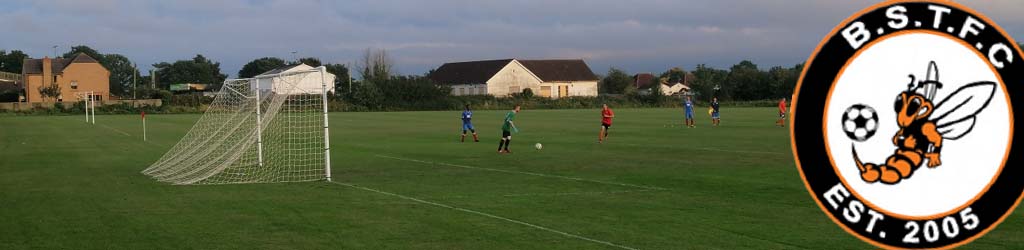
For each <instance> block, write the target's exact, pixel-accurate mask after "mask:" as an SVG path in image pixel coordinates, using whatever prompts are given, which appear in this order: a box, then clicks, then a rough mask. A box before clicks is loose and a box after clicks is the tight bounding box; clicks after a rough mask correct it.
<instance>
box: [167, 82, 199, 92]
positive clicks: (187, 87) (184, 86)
mask: <svg viewBox="0 0 1024 250" xmlns="http://www.w3.org/2000/svg"><path fill="white" fill-rule="evenodd" d="M206 88H207V86H206V84H201V83H177V84H171V86H170V89H171V92H203V91H206V90H207V89H206Z"/></svg>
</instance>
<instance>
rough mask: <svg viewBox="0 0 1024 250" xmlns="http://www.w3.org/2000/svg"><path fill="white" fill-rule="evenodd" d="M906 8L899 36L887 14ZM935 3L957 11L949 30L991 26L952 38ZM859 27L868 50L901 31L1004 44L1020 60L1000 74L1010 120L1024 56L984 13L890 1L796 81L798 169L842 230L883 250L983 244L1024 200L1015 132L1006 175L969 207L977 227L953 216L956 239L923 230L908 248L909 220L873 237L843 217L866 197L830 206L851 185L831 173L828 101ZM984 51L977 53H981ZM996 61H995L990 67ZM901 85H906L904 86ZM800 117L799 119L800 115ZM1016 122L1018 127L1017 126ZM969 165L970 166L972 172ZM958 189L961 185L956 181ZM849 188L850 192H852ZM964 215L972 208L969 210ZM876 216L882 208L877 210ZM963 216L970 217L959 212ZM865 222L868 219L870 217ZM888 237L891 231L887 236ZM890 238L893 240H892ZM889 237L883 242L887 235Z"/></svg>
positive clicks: (1018, 103) (821, 50)
mask: <svg viewBox="0 0 1024 250" xmlns="http://www.w3.org/2000/svg"><path fill="white" fill-rule="evenodd" d="M896 5H900V6H904V7H906V8H907V10H908V11H907V12H906V15H907V16H908V17H909V20H910V24H909V25H907V26H906V27H905V28H902V29H900V30H893V29H891V28H889V26H888V25H887V24H886V23H887V22H889V21H891V19H889V18H888V17H887V16H886V10H887V9H888V8H889V7H892V6H896ZM930 5H936V6H942V7H946V8H949V9H950V10H951V11H950V13H948V14H946V15H945V16H943V19H942V23H943V24H955V25H948V26H953V27H955V28H956V31H957V32H958V31H959V29H960V27H961V25H962V24H963V23H964V22H965V21H966V20H967V18H968V17H973V18H974V19H976V20H977V21H979V22H981V23H982V24H984V25H985V28H984V29H982V30H981V31H980V32H979V33H978V34H977V35H973V36H967V37H966V38H964V39H961V38H959V36H958V33H957V32H949V31H947V30H945V28H946V27H947V25H943V26H941V27H939V29H934V28H933V22H932V21H933V19H934V15H935V12H934V11H931V10H929V9H928V6H930ZM915 20H917V21H920V22H922V23H924V25H920V26H919V27H918V26H916V25H914V21H915ZM856 22H862V23H863V24H864V25H865V27H867V30H868V31H870V33H871V38H870V40H868V41H866V42H865V43H864V44H868V43H870V42H871V41H874V40H876V39H879V38H882V37H885V36H888V35H891V34H893V33H895V32H897V31H913V30H927V31H932V32H935V31H938V32H943V33H951V35H952V36H951V37H954V38H957V39H961V40H963V41H966V42H967V44H972V45H973V44H976V43H981V44H984V45H986V46H991V45H993V44H997V43H1003V44H1005V45H1007V46H1009V47H1010V50H1011V52H1010V54H1012V56H1013V61H1012V62H1010V63H1006V64H1005V66H1004V67H1003V68H1002V69H997V72H995V73H997V74H998V75H1000V76H1001V77H1002V80H1003V82H1002V83H1001V84H1002V85H1003V86H1004V87H1005V90H1006V92H1007V95H1008V98H1009V100H1008V101H1009V102H1010V109H1011V114H1013V110H1022V111H1024V100H1019V99H1020V98H1019V97H1018V96H1019V95H1021V94H1022V93H1024V58H1022V57H1021V55H1022V54H1024V53H1022V52H1021V50H1020V48H1018V46H1017V43H1016V42H1014V41H1013V40H1012V39H1011V38H1010V37H1008V36H1007V35H1006V33H1005V31H1003V29H1002V28H1000V27H999V26H996V24H995V23H994V22H992V21H991V20H989V19H988V18H986V17H985V16H983V15H981V14H979V13H978V12H976V11H974V10H972V9H969V8H967V7H964V6H962V5H959V4H957V3H952V2H946V1H927V0H925V1H921V0H919V1H888V2H883V3H880V4H876V5H874V6H872V7H869V8H867V9H864V10H862V11H860V12H858V13H857V14H855V15H854V16H852V17H850V18H848V19H846V20H845V21H843V23H841V24H840V25H839V26H837V27H836V28H835V29H833V30H832V32H831V33H830V34H829V36H828V37H825V38H824V40H822V42H821V43H820V44H819V45H818V49H817V50H816V51H815V54H812V55H811V57H810V59H808V61H807V66H806V67H805V69H804V72H803V74H801V77H800V81H799V82H798V83H797V87H796V94H795V95H794V100H793V107H792V108H791V112H793V114H792V116H791V117H792V119H791V121H790V136H791V142H792V146H793V154H794V158H795V159H796V163H797V166H798V169H799V170H800V174H801V177H802V178H803V181H804V183H805V185H806V186H807V189H808V192H810V194H811V195H812V196H813V198H814V199H815V201H816V202H817V203H818V206H819V207H820V208H821V209H822V211H824V212H825V213H826V214H827V215H828V216H829V217H830V218H831V219H832V220H833V221H834V222H835V223H836V224H839V225H840V226H841V227H842V228H843V229H844V230H845V231H847V232H848V233H850V234H852V235H854V236H857V237H858V238H860V239H861V240H863V241H865V242H868V243H871V244H873V245H875V246H879V247H883V248H911V249H920V248H953V247H957V246H960V245H963V244H966V243H969V242H971V241H973V240H974V239H977V238H978V237H981V236H983V235H985V234H986V233H987V232H988V231H990V230H992V229H994V228H995V227H996V225H998V224H999V223H1000V222H1002V221H1003V219H1005V218H1006V217H1007V216H1009V215H1010V214H1011V213H1012V212H1013V210H1014V208H1015V207H1016V206H1017V204H1018V203H1019V202H1020V200H1021V198H1022V196H1021V195H1022V193H1024V168H1022V167H1024V166H1022V164H1021V161H1022V160H1024V157H1021V156H1022V155H1024V152H1021V150H1022V148H1024V145H1022V143H1024V139H1022V138H1021V134H1022V133H1019V132H1018V131H1017V129H1016V128H1015V127H1013V126H1011V132H1012V133H1013V138H1012V140H1011V142H1010V143H1011V144H1010V145H1009V147H1010V149H1009V150H1008V152H1009V156H1008V157H1007V159H1006V161H1005V162H1004V166H1003V168H1002V171H1001V172H1000V173H998V175H999V177H998V178H997V179H996V180H995V182H994V183H992V185H991V186H990V188H989V189H988V191H987V192H986V193H984V194H982V195H981V196H980V197H978V199H976V200H974V202H973V203H971V204H968V206H967V209H970V213H971V214H973V215H976V216H977V219H978V222H979V223H978V225H977V227H976V228H974V229H973V230H967V229H965V228H963V227H962V225H963V224H964V222H965V221H964V220H963V218H962V217H961V216H960V215H958V213H953V214H951V215H948V216H947V217H954V218H955V220H956V221H957V223H959V225H961V227H960V228H959V234H957V235H956V236H955V237H951V238H949V237H945V236H941V237H939V239H938V240H936V241H933V242H928V241H926V240H925V239H924V237H922V236H921V235H920V234H921V232H918V234H919V235H918V238H920V242H919V243H906V242H903V238H904V235H905V234H906V233H907V231H908V229H907V226H908V225H907V223H908V221H907V220H902V219H899V218H895V217H892V216H889V215H885V217H884V219H882V220H877V221H875V222H874V223H875V224H874V225H873V230H872V232H870V233H869V232H867V230H866V228H867V223H868V222H867V221H868V220H866V219H864V218H862V219H861V220H860V221H859V222H858V223H850V222H848V221H847V220H844V219H843V208H844V207H846V205H847V204H845V203H848V202H850V201H852V200H854V199H856V200H860V199H861V198H860V197H855V196H854V195H853V194H851V195H850V198H852V199H850V198H848V199H846V200H845V202H844V204H841V205H840V206H839V209H833V208H832V206H831V205H830V204H828V201H827V200H825V198H824V194H825V192H827V191H829V189H831V188H833V187H835V186H836V185H837V184H838V185H844V186H845V184H843V183H842V182H841V181H840V178H839V176H838V174H837V173H836V172H835V169H834V168H833V167H832V163H831V161H830V159H829V157H830V156H829V154H828V152H826V147H825V145H826V142H825V137H824V131H823V130H822V129H823V124H822V123H823V121H822V119H821V118H822V117H821V116H822V115H824V113H825V112H824V109H825V103H826V100H827V98H828V95H829V90H830V89H831V87H832V85H834V84H835V82H834V81H835V80H836V76H837V75H838V74H839V73H840V71H841V70H842V68H843V67H844V66H845V65H846V64H847V61H848V60H850V59H852V57H853V56H854V55H855V53H856V52H857V50H855V49H853V48H852V46H851V45H850V43H849V42H847V41H846V38H844V36H843V35H842V34H841V31H842V30H843V29H844V28H846V27H848V26H849V25H851V24H854V23H856ZM879 27H884V28H885V32H884V33H883V34H882V35H878V34H877V33H876V29H877V28H879ZM864 48H865V46H861V47H860V48H859V49H864ZM975 49H977V48H975ZM987 49H988V48H987V47H986V48H984V50H980V51H981V52H982V54H985V55H987V54H988V50H987ZM989 63H991V62H989ZM894 84H905V83H904V82H900V83H894ZM797 111H799V113H798V112H797ZM1019 117H1021V116H1020V115H1013V116H1012V117H1011V119H1013V121H1012V124H1021V123H1020V122H1021V118H1019ZM1012 124H1011V125H1012ZM965 167H967V166H965ZM951 185H955V183H951ZM845 188H846V189H849V187H845ZM864 207H865V211H866V210H867V209H872V208H871V207H870V206H868V205H867V204H865V205H864ZM967 209H965V210H967ZM876 211H877V210H876ZM959 212H963V211H959ZM864 216H867V214H866V213H865V214H864ZM942 219H943V218H936V219H931V220H932V221H936V222H937V223H939V229H938V230H939V232H938V233H939V234H942V230H943V229H942V227H943V226H942ZM927 221H929V220H920V221H918V225H919V226H921V228H920V229H921V230H923V229H924V228H923V226H924V225H923V223H925V222H927ZM881 232H885V233H884V234H883V233H881ZM885 234H887V235H885ZM883 235H884V236H883Z"/></svg>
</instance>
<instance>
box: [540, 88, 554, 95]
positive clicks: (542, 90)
mask: <svg viewBox="0 0 1024 250" xmlns="http://www.w3.org/2000/svg"><path fill="white" fill-rule="evenodd" d="M540 96H541V97H548V98H550V97H551V86H540Z"/></svg>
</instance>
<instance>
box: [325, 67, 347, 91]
mask: <svg viewBox="0 0 1024 250" xmlns="http://www.w3.org/2000/svg"><path fill="white" fill-rule="evenodd" d="M324 67H325V68H327V73H331V74H334V91H335V92H336V93H334V94H338V93H350V92H352V91H351V90H350V89H349V83H351V82H352V78H351V76H350V75H349V73H348V66H345V65H344V64H333V63H328V64H326V65H324Z"/></svg>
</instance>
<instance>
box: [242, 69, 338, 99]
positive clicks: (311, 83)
mask: <svg viewBox="0 0 1024 250" xmlns="http://www.w3.org/2000/svg"><path fill="white" fill-rule="evenodd" d="M314 69H316V68H314V67H312V66H309V65H306V64H304V63H300V64H293V65H287V66H284V67H280V68H276V69H272V70H270V71H267V72H263V73H262V74H259V75H257V76H256V78H257V79H258V80H256V81H253V83H256V82H259V87H260V89H264V90H273V91H274V92H275V93H279V94H320V93H321V91H320V90H321V88H323V85H322V84H326V85H327V92H334V77H335V76H334V74H331V73H327V72H324V73H325V74H324V76H323V77H322V78H321V77H320V74H318V73H313V74H301V75H300V74H295V75H291V76H288V75H287V74H288V73H294V72H302V71H311V70H314ZM275 74H285V76H283V77H277V78H261V77H266V76H270V75H275ZM251 87H255V85H252V86H251ZM282 88H286V89H282Z"/></svg>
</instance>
